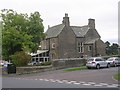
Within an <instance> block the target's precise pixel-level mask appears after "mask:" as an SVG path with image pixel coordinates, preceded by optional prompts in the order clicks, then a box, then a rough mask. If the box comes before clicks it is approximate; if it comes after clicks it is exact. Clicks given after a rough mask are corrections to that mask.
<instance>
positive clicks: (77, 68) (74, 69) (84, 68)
mask: <svg viewBox="0 0 120 90" xmlns="http://www.w3.org/2000/svg"><path fill="white" fill-rule="evenodd" d="M86 69H87V67H86V66H81V67H76V68H67V69H65V70H64V71H66V72H70V71H79V70H86Z"/></svg>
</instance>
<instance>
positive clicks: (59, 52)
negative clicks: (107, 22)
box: [41, 14, 106, 60]
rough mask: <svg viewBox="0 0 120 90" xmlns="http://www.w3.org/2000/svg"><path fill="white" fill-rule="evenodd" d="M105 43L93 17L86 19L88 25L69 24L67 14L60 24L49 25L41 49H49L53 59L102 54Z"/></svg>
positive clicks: (103, 53)
mask: <svg viewBox="0 0 120 90" xmlns="http://www.w3.org/2000/svg"><path fill="white" fill-rule="evenodd" d="M105 48H106V45H105V43H104V42H103V41H102V40H101V36H100V35H99V33H98V32H97V30H96V28H95V19H88V25H85V26H70V21H69V17H68V14H65V17H63V21H62V24H58V25H55V26H53V27H49V28H48V30H47V31H46V38H45V40H43V41H42V42H41V49H42V50H48V51H49V57H50V59H51V60H53V59H64V58H82V57H84V56H98V55H101V56H104V55H106V53H105Z"/></svg>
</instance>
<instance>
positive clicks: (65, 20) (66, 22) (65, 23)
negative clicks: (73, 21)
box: [62, 13, 70, 26]
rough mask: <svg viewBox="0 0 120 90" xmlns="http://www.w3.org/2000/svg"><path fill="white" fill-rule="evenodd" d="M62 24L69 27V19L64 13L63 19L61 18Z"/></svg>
mask: <svg viewBox="0 0 120 90" xmlns="http://www.w3.org/2000/svg"><path fill="white" fill-rule="evenodd" d="M62 23H63V24H64V25H66V26H70V22H69V17H68V14H67V13H65V17H63V21H62Z"/></svg>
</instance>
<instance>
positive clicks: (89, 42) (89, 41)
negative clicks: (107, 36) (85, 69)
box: [85, 38, 99, 44]
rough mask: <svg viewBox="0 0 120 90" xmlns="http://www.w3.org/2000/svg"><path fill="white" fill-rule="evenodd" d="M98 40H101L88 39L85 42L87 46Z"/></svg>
mask: <svg viewBox="0 0 120 90" xmlns="http://www.w3.org/2000/svg"><path fill="white" fill-rule="evenodd" d="M97 40H99V38H95V39H88V40H86V41H85V44H93V43H95V42H96V41H97Z"/></svg>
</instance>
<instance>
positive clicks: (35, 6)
mask: <svg viewBox="0 0 120 90" xmlns="http://www.w3.org/2000/svg"><path fill="white" fill-rule="evenodd" d="M118 2H119V0H0V10H1V9H13V10H14V11H17V12H18V13H28V14H30V13H34V12H35V11H38V12H39V13H40V14H41V18H42V19H43V25H44V27H45V28H44V31H46V30H47V28H48V25H49V26H50V27H52V26H54V25H57V24H61V23H62V20H63V17H64V15H65V13H68V16H69V17H70V25H71V26H83V25H87V24H88V19H89V18H93V19H95V24H96V30H97V31H98V33H99V34H100V36H101V39H102V40H103V41H104V42H106V41H109V42H111V43H118Z"/></svg>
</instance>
